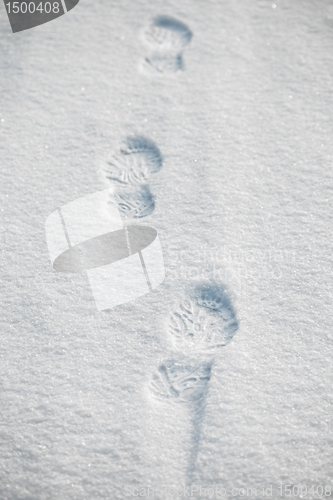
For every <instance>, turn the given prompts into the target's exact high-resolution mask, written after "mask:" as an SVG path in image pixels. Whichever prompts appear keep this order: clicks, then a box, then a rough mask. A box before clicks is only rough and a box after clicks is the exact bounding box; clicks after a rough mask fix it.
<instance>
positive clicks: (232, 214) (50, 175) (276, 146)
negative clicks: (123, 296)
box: [0, 0, 333, 500]
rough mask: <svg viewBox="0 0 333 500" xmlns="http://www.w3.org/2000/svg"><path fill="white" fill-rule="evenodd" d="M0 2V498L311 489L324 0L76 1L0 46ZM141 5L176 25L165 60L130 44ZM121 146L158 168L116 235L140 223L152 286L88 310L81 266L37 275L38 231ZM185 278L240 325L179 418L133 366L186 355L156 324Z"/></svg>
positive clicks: (323, 362)
mask: <svg viewBox="0 0 333 500" xmlns="http://www.w3.org/2000/svg"><path fill="white" fill-rule="evenodd" d="M0 12H1V16H0V33H1V36H0V43H1V54H2V55H1V62H0V65H1V72H0V73H1V77H0V79H1V93H0V127H1V144H0V148H1V160H2V161H1V186H2V190H1V191H2V193H1V199H2V204H1V209H2V212H1V213H2V219H1V224H2V227H1V237H2V242H3V245H2V247H3V251H2V261H1V271H2V284H1V288H2V302H1V303H2V310H3V313H2V328H1V332H2V341H1V348H0V349H1V360H2V361H1V365H0V367H1V379H2V384H3V390H2V396H1V407H2V424H1V431H0V435H1V441H2V451H1V452H0V457H1V471H2V472H1V473H0V498H1V499H4V500H5V499H7V500H28V499H29V500H30V499H31V500H37V499H38V500H39V499H43V500H44V499H45V500H46V499H50V500H51V499H52V500H56V499H59V500H60V499H61V500H64V499H66V500H76V499H80V500H82V499H87V500H88V499H89V500H92V499H98V498H103V499H104V498H105V499H106V498H107V499H111V498H112V499H113V498H127V497H128V496H126V495H125V494H127V493H126V491H129V490H128V489H127V490H125V486H126V485H127V486H128V487H130V488H138V487H142V488H147V487H148V486H153V487H156V486H158V485H160V486H161V485H168V486H174V487H177V488H180V487H181V486H182V485H184V484H192V485H193V484H196V485H201V486H202V488H204V487H205V486H206V487H208V486H214V485H218V484H219V485H222V486H223V487H224V488H225V489H226V490H227V492H228V493H227V496H225V498H241V495H240V494H237V492H236V491H234V493H235V494H233V493H232V488H245V489H246V488H257V490H258V492H257V495H252V498H261V497H262V494H261V492H262V487H263V485H264V486H265V488H269V487H270V486H271V485H272V488H273V495H272V498H274V499H277V498H281V495H280V492H279V489H278V487H279V485H301V484H302V485H307V487H308V489H310V487H311V486H312V485H315V487H317V486H318V485H323V486H324V487H325V485H328V486H330V487H332V486H333V484H332V391H331V379H332V362H331V360H332V328H331V304H332V286H331V277H332V276H331V272H332V252H331V234H332V222H331V221H332V208H331V207H332V169H331V162H332V152H333V146H332V137H333V124H332V120H331V116H330V109H331V106H332V92H331V87H332V67H333V66H332V63H333V61H332V59H333V55H332V50H331V47H332V39H333V7H332V5H331V4H330V2H329V1H328V0H317V1H316V2H310V1H309V0H304V1H303V2H299V1H294V2H288V1H287V0H281V1H280V0H278V1H277V3H276V4H273V3H270V2H268V1H266V0H265V1H264V0H242V1H241V2H240V1H239V2H234V1H232V0H225V1H224V2H220V1H218V0H216V1H213V0H205V1H202V0H196V1H194V0H183V1H182V2H176V1H175V0H163V1H162V0H156V1H155V2H148V1H147V0H137V1H136V2H129V1H127V0H126V1H125V0H123V1H122V2H110V1H106V0H103V1H102V0H99V1H98V0H96V1H95V2H92V1H88V0H81V1H80V3H79V5H78V6H77V7H76V8H75V9H73V10H72V11H71V12H70V13H68V14H67V15H65V16H62V17H60V18H58V19H57V20H55V21H53V22H51V23H48V24H45V25H43V26H39V27H37V28H34V29H31V30H28V31H25V32H21V33H17V34H15V35H13V34H12V33H11V32H10V27H9V23H8V19H7V17H6V13H5V7H4V6H1V11H0ZM158 15H165V16H172V17H173V18H175V19H176V20H178V21H179V22H181V23H184V24H185V25H186V26H187V27H188V28H189V30H190V32H191V33H192V34H193V37H192V39H190V41H189V43H188V44H187V45H186V46H182V51H183V52H182V61H183V63H184V68H183V70H181V69H179V71H177V72H174V70H175V69H177V68H178V67H179V68H180V67H181V65H179V64H178V62H179V60H178V62H177V60H176V63H175V54H174V53H173V52H172V51H171V52H170V54H169V53H168V54H167V55H166V59H163V58H162V62H163V61H164V62H165V65H164V66H163V64H164V63H163V64H162V63H161V57H160V56H161V54H159V52H158V51H157V53H158V54H159V55H158V57H157V55H156V50H155V49H156V48H152V47H151V46H149V44H147V39H145V34H144V33H145V27H147V26H149V22H150V20H151V19H152V18H153V17H154V16H158ZM146 29H147V28H146ZM188 38H189V37H188ZM145 40H146V41H145ZM170 43H171V45H172V43H173V42H172V40H171V42H170ZM178 49H179V50H180V48H179V47H178ZM178 49H177V50H178ZM152 53H153V54H155V55H154V57H153V56H152ZM176 53H178V52H177V51H176ZM176 55H177V54H176ZM149 57H153V59H152V60H153V63H154V64H162V71H164V72H162V73H158V72H157V73H156V74H155V73H154V71H153V70H151V67H149V68H147V66H146V64H145V63H144V61H145V58H149ZM156 61H157V62H156ZM128 136H145V137H147V138H149V139H150V140H151V141H153V142H154V143H155V144H156V146H157V147H158V148H159V149H160V151H161V153H162V155H163V158H164V161H163V167H162V168H161V169H160V170H159V171H158V172H155V173H153V174H152V175H151V176H150V177H149V179H148V185H149V190H150V191H151V193H152V194H153V195H154V198H155V210H154V211H153V212H152V213H151V214H150V215H148V216H147V217H145V218H144V219H141V220H139V221H136V222H135V223H136V224H143V225H149V226H150V227H153V228H155V229H156V230H157V231H158V234H159V237H160V241H161V245H162V249H163V254H164V259H165V269H166V278H165V281H164V282H163V284H162V285H160V286H159V287H158V288H157V289H156V290H154V291H153V292H152V293H150V294H148V295H145V296H143V297H140V298H139V299H137V300H135V301H133V302H130V303H128V304H123V305H121V306H118V307H116V308H114V309H109V310H106V311H102V312H98V311H97V310H96V306H95V304H94V301H93V298H92V295H91V290H90V289H89V287H88V283H87V278H86V275H84V274H80V275H68V274H63V273H57V272H56V271H54V270H53V269H52V267H51V264H50V260H49V255H48V249H47V245H46V240H45V230H44V225H45V221H46V219H47V217H48V216H49V215H50V214H51V213H52V212H53V211H54V210H55V209H56V208H57V207H59V206H62V205H65V204H67V203H69V202H71V201H74V200H76V199H77V198H80V197H83V196H86V195H89V194H92V193H95V192H97V191H99V190H103V189H105V188H107V187H109V184H108V181H107V179H106V178H105V176H104V175H103V171H104V169H105V165H106V162H107V161H108V160H109V158H110V157H112V155H113V154H114V152H115V151H117V150H118V148H119V145H120V144H122V142H123V141H124V139H125V138H126V137H128ZM201 280H210V281H211V282H213V281H217V282H219V283H223V284H224V285H225V287H226V290H227V292H226V293H227V294H228V296H229V297H230V301H231V302H232V304H233V308H234V309H235V311H236V314H237V321H238V325H239V328H238V330H237V332H236V333H235V335H234V337H233V339H232V340H231V342H230V343H228V344H227V345H226V346H225V347H223V348H220V349H216V350H214V352H213V353H212V355H211V358H210V359H212V367H211V376H210V380H209V381H208V382H207V392H206V394H205V397H204V399H203V401H202V402H201V403H200V404H199V407H197V406H195V405H196V404H197V403H195V404H194V403H193V404H192V403H185V404H178V403H177V402H174V401H171V400H170V401H169V400H168V399H166V400H165V401H160V400H159V399H156V398H154V395H153V393H152V391H151V390H150V385H149V384H150V380H151V377H152V374H153V373H155V371H156V370H157V369H158V367H159V366H160V365H161V364H163V363H165V362H166V361H168V362H169V361H170V362H179V363H183V365H184V366H186V363H188V359H187V354H188V353H187V352H184V351H182V352H178V351H177V349H176V348H175V346H174V344H173V343H172V339H171V337H170V335H169V326H168V325H169V318H170V315H172V314H173V313H174V312H175V311H178V308H179V305H180V304H181V303H183V302H184V301H186V300H188V298H189V295H190V292H189V291H190V290H191V289H192V288H191V287H192V286H193V283H197V282H200V281H201ZM191 360H192V361H193V356H192V354H191ZM195 361H196V362H197V363H202V362H206V361H207V358H206V355H203V354H201V353H200V352H198V353H197V355H196V356H195ZM191 405H192V406H191ZM131 491H132V492H133V490H131ZM127 495H128V494H127ZM170 495H171V494H169V497H166V498H171V496H170ZM249 496H250V495H248V497H249ZM132 497H133V496H132ZM155 497H156V498H159V496H155ZM195 497H197V498H200V497H199V496H198V494H197V495H193V498H195ZM315 497H316V496H315V495H314V494H313V493H309V492H308V494H307V496H306V498H315ZM317 497H318V496H317ZM133 498H134V497H133Z"/></svg>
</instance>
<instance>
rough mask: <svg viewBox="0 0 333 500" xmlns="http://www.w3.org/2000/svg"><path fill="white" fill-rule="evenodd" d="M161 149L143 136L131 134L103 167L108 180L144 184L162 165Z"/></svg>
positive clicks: (116, 182) (113, 182) (118, 182)
mask: <svg viewBox="0 0 333 500" xmlns="http://www.w3.org/2000/svg"><path fill="white" fill-rule="evenodd" d="M162 163H163V159H162V155H161V152H160V150H159V149H158V147H157V146H156V145H155V143H154V142H153V141H151V140H150V139H147V138H146V137H143V136H129V137H127V138H126V139H125V141H124V143H123V144H122V145H121V146H120V148H119V150H118V151H116V152H115V153H114V154H113V155H112V156H111V158H110V159H109V160H108V161H107V162H106V165H105V166H104V168H103V173H104V177H105V179H106V181H107V182H111V183H112V184H120V185H136V184H144V183H146V181H147V179H148V178H149V177H150V175H151V174H153V173H155V172H158V171H159V170H160V169H161V167H162Z"/></svg>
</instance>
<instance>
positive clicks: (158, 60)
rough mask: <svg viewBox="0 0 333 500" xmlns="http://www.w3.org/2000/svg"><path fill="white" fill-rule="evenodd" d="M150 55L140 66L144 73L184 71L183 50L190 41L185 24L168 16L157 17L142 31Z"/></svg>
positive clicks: (189, 33)
mask: <svg viewBox="0 0 333 500" xmlns="http://www.w3.org/2000/svg"><path fill="white" fill-rule="evenodd" d="M143 39H144V41H145V43H146V44H147V45H148V46H149V47H150V49H151V54H150V55H149V56H147V57H146V58H145V59H144V61H143V64H142V69H143V70H144V71H145V72H146V73H152V74H168V73H169V74H172V73H176V72H177V71H180V70H183V69H184V63H183V50H184V49H185V47H186V46H187V45H188V44H189V43H190V41H191V39H192V32H191V31H190V29H189V28H188V27H187V26H186V24H184V23H182V22H181V21H178V20H177V19H174V18H173V17H170V16H157V17H155V18H153V19H152V21H151V22H150V23H149V25H148V26H147V27H146V28H145V29H144V31H143Z"/></svg>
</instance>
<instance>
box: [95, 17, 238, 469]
mask: <svg viewBox="0 0 333 500" xmlns="http://www.w3.org/2000/svg"><path fill="white" fill-rule="evenodd" d="M143 39H144V41H145V43H146V44H147V45H148V47H149V48H150V54H149V55H147V56H146V57H145V59H144V61H143V63H142V69H143V70H144V71H145V72H146V73H149V74H161V75H167V74H173V73H176V72H178V71H180V70H182V69H183V68H184V62H183V51H184V49H185V48H186V46H187V45H188V44H189V43H190V41H191V39H192V32H191V31H190V29H189V28H188V27H187V26H186V25H185V24H184V23H182V22H180V21H178V20H176V19H174V18H172V17H169V16H157V17H155V18H153V19H152V21H151V22H150V23H149V24H148V25H147V26H146V28H145V30H144V32H143ZM162 164H163V158H162V155H161V152H160V150H159V148H158V147H157V146H156V145H155V143H154V142H153V141H151V140H150V139H148V138H146V137H144V136H139V135H132V136H128V137H126V138H125V140H124V142H123V143H122V144H121V145H120V147H119V149H118V150H117V151H116V152H114V154H113V155H112V156H111V158H109V159H108V161H107V162H106V164H105V165H104V168H103V174H104V179H105V180H106V182H108V183H109V184H111V185H112V186H113V187H115V190H116V192H115V195H116V199H117V202H118V207H119V210H120V212H121V213H122V214H123V216H124V218H125V219H129V220H131V219H132V220H133V219H139V218H143V217H147V216H148V215H150V214H151V213H152V212H153V211H154V209H155V199H154V196H153V195H152V193H151V191H150V188H149V185H148V179H149V177H150V176H151V175H152V174H154V173H156V172H158V171H159V170H160V169H161V168H162ZM237 330H238V321H237V318H236V313H235V310H234V308H233V305H232V302H231V300H230V298H229V296H228V294H227V292H226V290H225V288H224V287H223V286H222V285H219V284H217V283H213V282H202V283H199V284H196V285H195V284H193V285H192V287H191V288H190V290H188V292H187V294H186V297H184V300H183V301H182V302H181V303H179V304H178V305H177V306H176V307H175V309H174V311H172V312H171V314H170V316H169V318H168V321H167V325H166V331H167V332H168V334H169V338H170V342H171V344H172V346H173V349H174V356H173V358H172V359H167V360H165V361H163V362H161V363H160V364H159V366H158V367H157V368H156V369H155V371H154V372H153V374H152V375H151V377H150V380H149V392H150V394H151V396H152V397H153V399H154V400H156V401H164V402H167V403H168V404H174V403H180V404H185V405H187V406H189V407H190V408H192V409H193V414H194V415H195V414H196V415H198V414H200V413H201V415H203V411H204V403H205V396H206V393H207V389H208V382H209V380H210V378H211V371H212V366H213V361H214V357H215V355H216V354H217V352H218V350H219V349H220V348H223V347H224V346H226V345H227V344H228V343H229V342H230V341H231V340H232V338H233V336H234V335H235V333H236V331H237ZM198 411H199V413H198ZM196 422H197V427H198V428H197V429H196V430H195V434H196V436H197V441H198V440H199V437H200V428H199V427H200V418H199V420H196ZM196 446H198V443H196V445H195V444H194V447H193V449H194V450H196V451H194V452H193V453H192V461H193V464H194V463H195V459H196V453H197V448H196Z"/></svg>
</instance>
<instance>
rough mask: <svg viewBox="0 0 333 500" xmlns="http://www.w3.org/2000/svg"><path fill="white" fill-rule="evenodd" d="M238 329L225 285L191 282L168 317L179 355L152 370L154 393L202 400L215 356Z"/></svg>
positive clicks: (161, 396)
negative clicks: (192, 283) (184, 295)
mask: <svg viewBox="0 0 333 500" xmlns="http://www.w3.org/2000/svg"><path fill="white" fill-rule="evenodd" d="M237 330H238V321H237V318H236V313H235V310H234V308H233V306H232V303H231V300H230V298H229V296H228V294H227V292H226V290H225V289H224V287H223V286H221V285H218V284H216V283H210V282H204V283H200V284H197V285H194V286H192V289H191V290H190V291H189V292H188V294H187V298H186V299H185V300H184V301H183V302H181V303H180V304H179V305H178V307H177V308H176V309H175V310H174V311H173V312H172V313H171V315H170V317H169V321H168V324H167V331H168V333H169V337H170V340H171V342H172V344H173V347H174V349H175V350H176V351H177V354H178V356H177V355H176V356H175V358H174V359H170V360H167V361H164V362H162V363H161V364H160V365H159V366H158V368H157V369H156V370H155V372H154V373H153V375H152V377H151V379H150V382H149V388H150V392H151V394H152V396H153V397H155V398H156V399H158V400H168V401H170V402H180V403H189V404H192V403H194V404H195V405H197V403H199V404H201V403H203V402H204V397H205V394H206V391H207V388H208V382H209V380H210V375H211V369H212V365H213V358H214V356H215V354H216V353H217V351H218V349H219V348H221V347H224V346H226V345H227V344H228V343H229V342H230V341H231V339H232V338H233V336H234V335H235V333H236V331H237ZM184 356H185V360H184ZM207 357H208V358H209V360H208V361H207Z"/></svg>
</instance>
